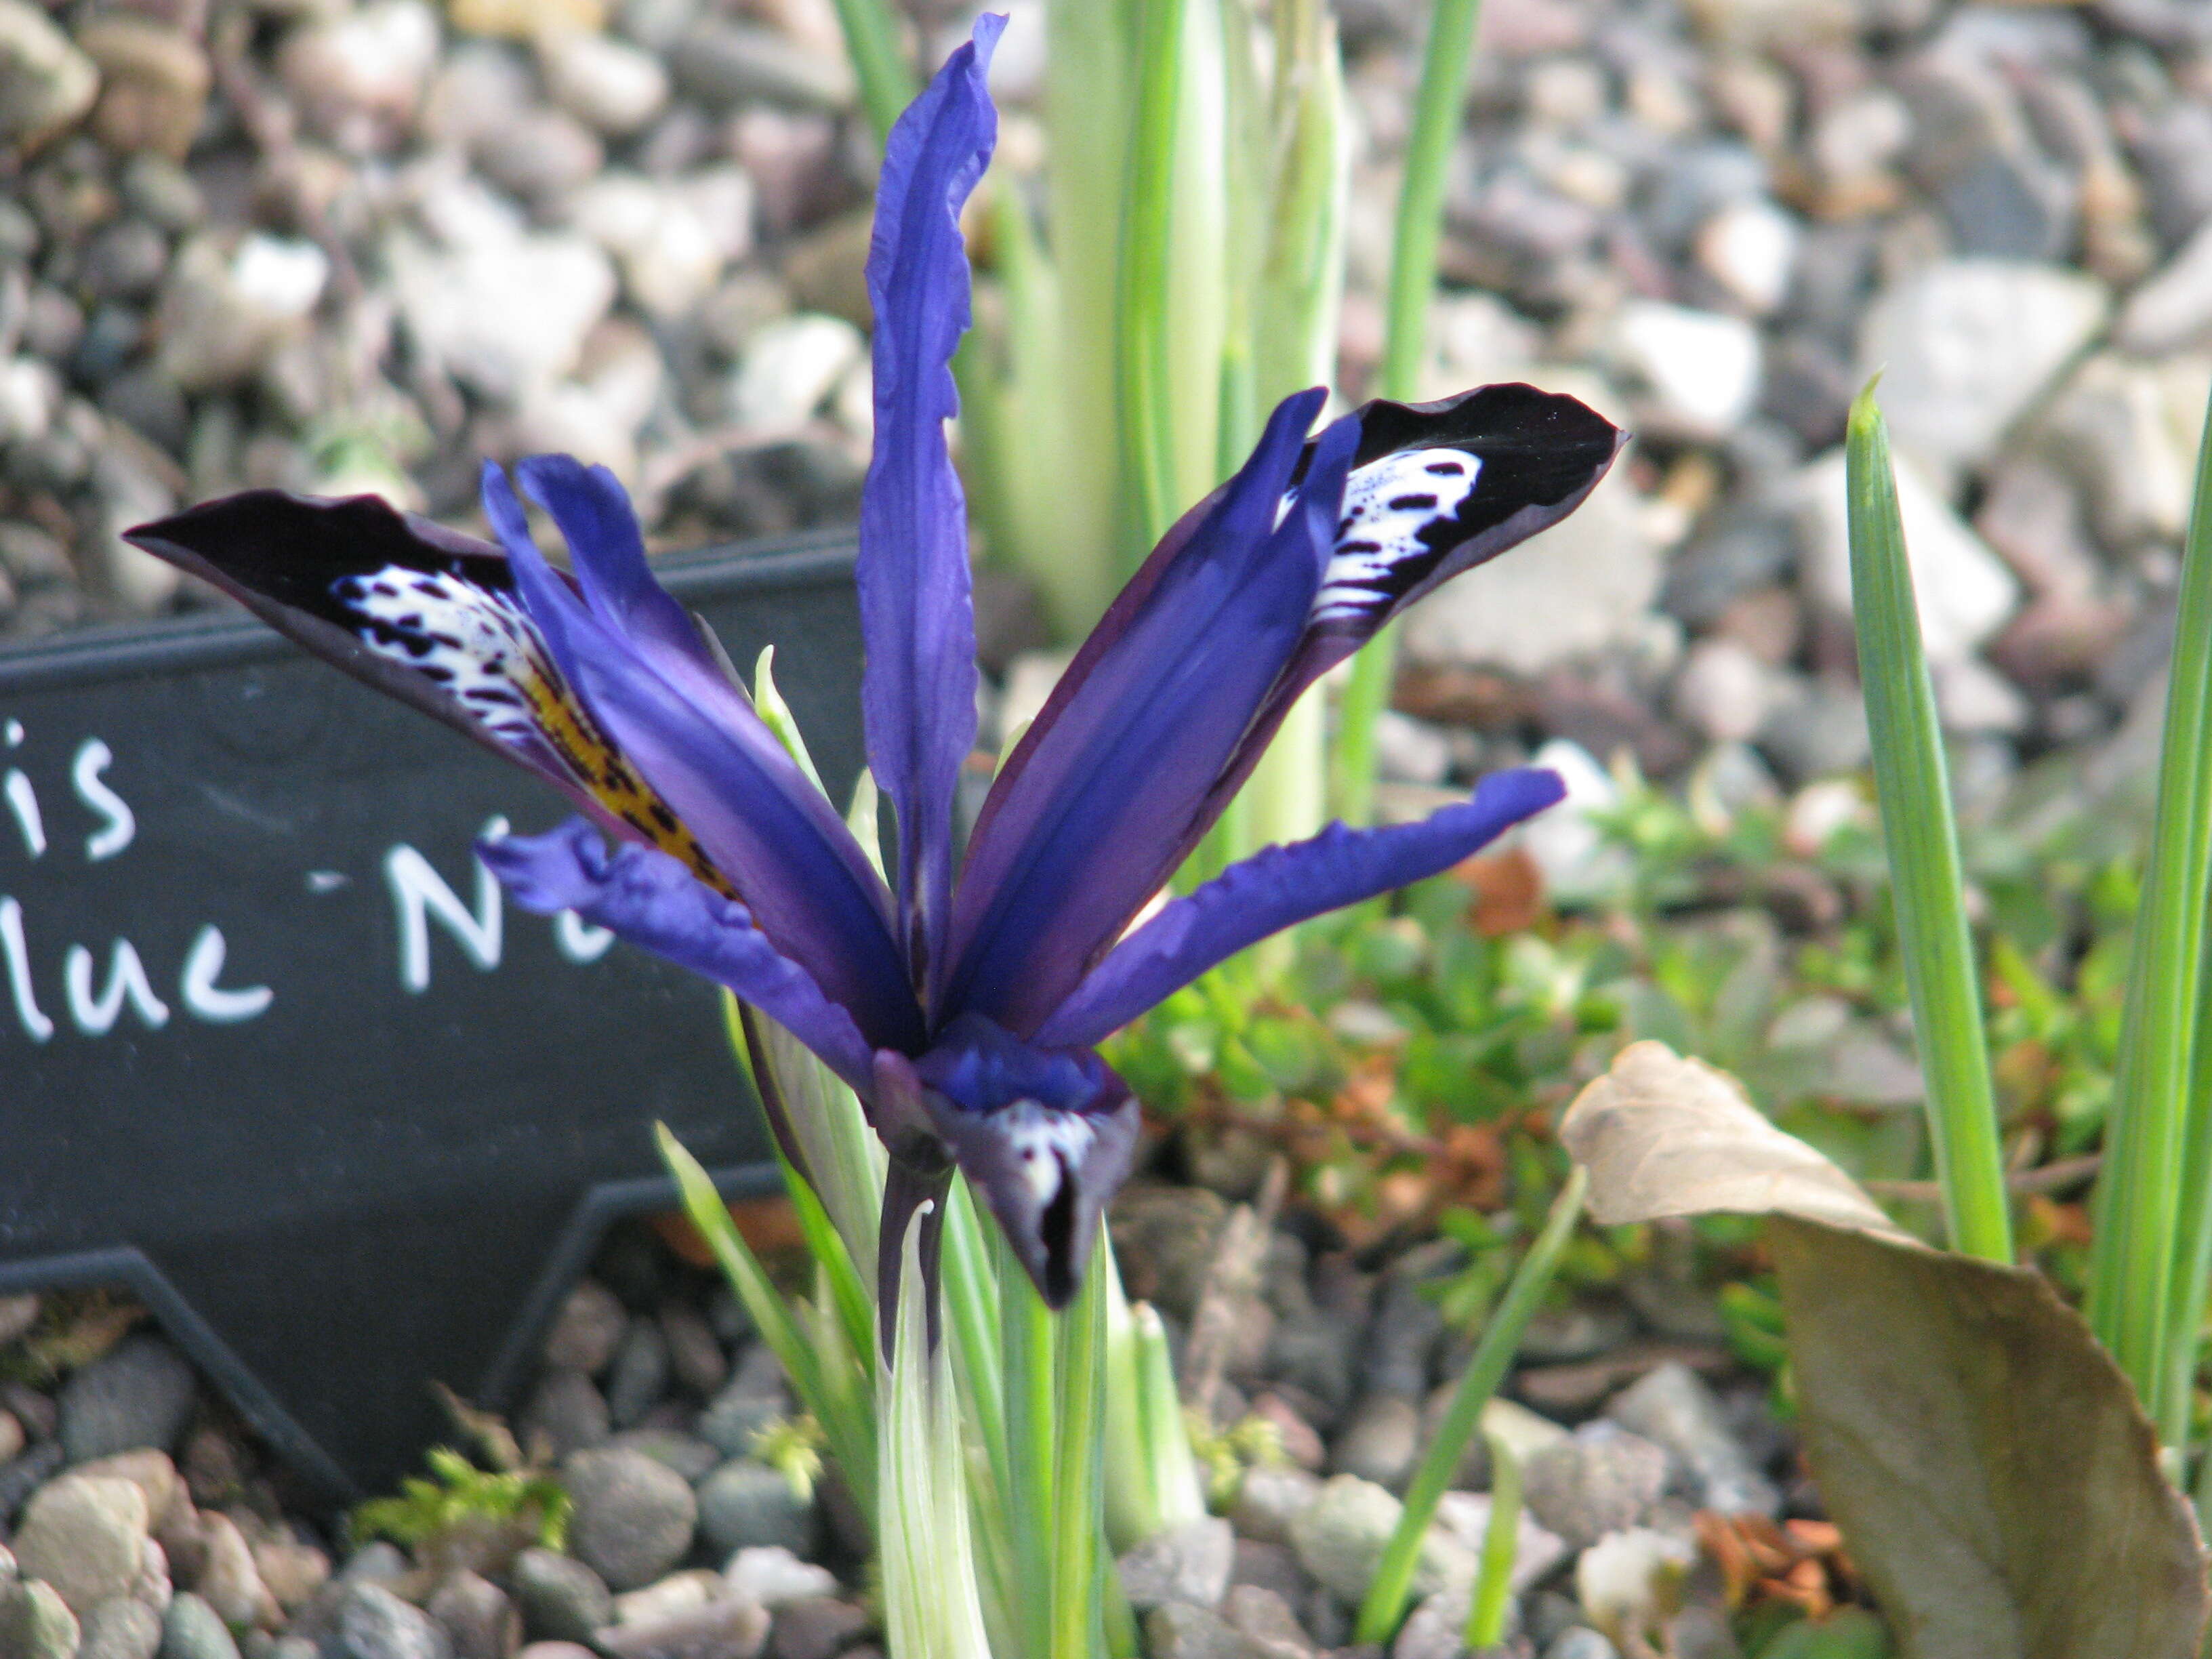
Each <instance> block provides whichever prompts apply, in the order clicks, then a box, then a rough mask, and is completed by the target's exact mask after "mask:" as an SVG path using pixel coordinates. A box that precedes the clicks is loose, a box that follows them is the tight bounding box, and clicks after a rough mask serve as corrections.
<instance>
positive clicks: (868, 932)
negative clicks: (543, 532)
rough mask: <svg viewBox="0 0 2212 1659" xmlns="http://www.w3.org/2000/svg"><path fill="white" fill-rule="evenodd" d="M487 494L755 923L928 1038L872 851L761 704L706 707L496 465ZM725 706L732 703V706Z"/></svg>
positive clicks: (650, 777) (584, 681)
mask: <svg viewBox="0 0 2212 1659" xmlns="http://www.w3.org/2000/svg"><path fill="white" fill-rule="evenodd" d="M484 507H485V511H486V513H487V514H488V515H489V517H490V519H491V521H492V527H493V529H494V530H495V532H497V533H498V535H499V537H500V539H501V541H502V542H503V543H504V544H506V546H507V556H508V557H509V559H510V560H511V562H512V563H513V568H514V574H515V580H516V582H517V584H518V586H520V589H521V592H522V597H523V599H524V601H525V603H526V605H528V606H529V608H530V614H531V617H532V621H534V622H535V623H537V624H538V627H539V628H540V629H542V630H543V631H544V636H545V640H546V643H547V644H548V645H549V646H550V648H551V650H552V652H553V654H554V656H555V658H556V660H557V661H558V663H559V664H560V667H561V671H562V675H563V676H564V677H565V678H567V680H568V683H569V684H572V685H573V686H574V687H575V689H576V690H577V692H578V693H579V695H580V696H581V697H582V698H583V700H584V702H585V703H586V706H587V707H588V708H590V710H591V712H592V715H593V716H594V717H595V718H596V719H597V720H598V721H599V724H600V725H601V726H604V727H605V729H606V730H607V732H609V733H610V734H611V736H612V737H613V738H614V740H615V743H616V744H617V746H618V747H619V748H620V750H621V751H622V753H623V756H624V757H626V759H627V760H628V762H629V763H630V764H631V765H633V766H635V768H636V769H637V770H638V771H639V772H640V773H641V774H642V775H643V776H644V777H645V779H646V781H647V782H649V783H651V784H652V785H653V787H654V788H655V789H656V790H658V791H659V794H660V795H661V797H662V798H663V799H665V801H666V802H667V805H668V807H669V808H670V809H671V810H672V811H673V813H674V814H675V815H676V816H677V817H678V818H680V819H681V821H682V822H683V823H684V826H685V827H686V828H687V829H689V830H690V833H691V834H692V835H694V836H696V837H697V838H698V841H699V842H700V844H701V846H702V847H703V848H705V849H706V852H707V855H708V857H709V858H710V859H711V860H713V861H714V866H715V867H716V868H717V869H718V870H720V872H721V873H722V874H723V875H724V876H726V878H728V880H729V881H730V883H731V884H732V886H733V887H734V888H735V890H736V892H737V895H738V897H740V898H741V899H742V900H743V901H744V904H745V907H746V908H747V909H748V910H749V911H750V914H751V917H752V920H753V923H754V925H756V926H757V927H759V928H760V930H761V931H762V932H763V933H766V934H767V935H768V937H769V939H770V940H772V941H773V942H774V944H775V947H776V949H777V950H779V951H781V952H783V953H784V954H785V955H786V956H787V957H791V958H792V959H793V961H795V962H798V963H800V964H801V965H802V966H804V967H805V969H806V970H807V971H808V972H809V973H810V974H811V975H813V976H814V978H815V980H816V981H817V983H819V984H820V986H821V987H822V988H823V991H824V992H826V993H827V994H829V996H831V997H833V998H834V999H836V1000H837V1001H838V1002H841V1003H842V1004H843V1005H844V1006H846V1007H847V1008H848V1009H850V1010H851V1011H852V1012H853V1015H854V1018H855V1019H856V1020H858V1021H859V1023H860V1027H861V1029H862V1030H865V1031H866V1033H867V1035H868V1037H869V1039H870V1041H871V1042H876V1043H888V1044H890V1045H892V1046H894V1047H907V1046H914V1045H916V1044H918V1043H919V1042H920V1041H921V1010H920V1007H919V1006H918V1005H917V1003H916V1002H915V997H914V994H913V990H912V987H911V985H910V983H909V981H908V978H907V976H906V971H905V969H904V966H903V964H902V963H901V962H900V960H899V957H898V952H897V951H896V949H895V948H894V946H893V945H892V942H891V936H890V932H889V931H888V928H887V927H886V921H887V915H886V896H885V894H884V890H883V885H882V884H881V883H880V882H879V881H878V879H877V878H876V875H875V872H873V871H872V870H871V869H870V868H869V867H868V865H867V860H866V854H863V853H862V852H861V850H860V844H859V843H858V842H855V841H854V840H853V838H852V836H851V835H850V834H849V833H848V831H847V830H846V829H845V826H844V824H843V823H842V822H840V821H839V820H838V818H837V815H836V811H835V810H834V809H832V808H831V807H830V805H829V802H828V800H827V799H824V798H823V795H822V793H821V791H819V790H818V789H817V788H815V787H814V786H813V784H812V783H811V781H809V780H808V779H807V778H806V776H805V774H804V773H802V772H801V771H800V770H799V768H798V766H797V765H796V764H795V763H793V760H792V758H791V757H790V756H789V754H788V753H787V752H786V751H785V750H784V748H783V745H782V744H780V743H779V742H777V741H776V738H775V734H774V733H773V732H769V729H768V728H767V726H765V725H764V724H763V722H762V721H761V720H760V718H759V716H758V715H757V714H753V712H752V711H751V709H750V707H741V708H738V709H732V708H721V709H716V710H711V711H710V710H708V709H702V708H699V707H698V706H696V704H694V703H693V702H691V701H690V699H689V698H688V697H686V696H684V694H683V692H682V691H681V690H680V689H678V687H675V686H673V685H671V684H670V683H669V682H668V681H666V680H665V679H664V678H662V677H661V676H660V675H659V672H657V671H656V670H655V669H654V667H653V664H652V663H651V662H650V661H648V660H647V659H646V658H645V657H643V656H641V654H640V653H638V651H637V650H636V649H635V647H633V646H632V645H631V644H630V643H629V641H628V640H627V638H626V637H625V636H624V635H622V634H620V633H618V632H617V631H616V630H614V629H610V628H608V627H607V626H606V625H605V623H601V622H600V621H599V618H598V617H595V616H593V615H592V612H591V611H590V610H589V609H588V608H587V607H586V605H585V604H584V603H583V602H582V601H581V600H580V599H578V598H577V597H576V595H575V594H574V592H571V591H570V590H569V588H568V585H567V584H566V583H565V582H563V581H562V580H560V578H559V577H557V576H556V575H555V574H554V573H553V571H552V570H551V569H550V568H549V567H548V566H547V565H546V563H545V562H544V558H543V557H542V556H540V555H539V554H538V550H537V548H536V547H535V546H534V545H532V543H531V540H530V532H529V526H528V524H527V522H526V520H525V519H524V518H523V515H522V507H521V504H520V502H519V501H516V500H515V497H514V494H513V491H512V490H511V489H509V488H508V487H507V480H506V477H505V476H504V475H503V474H501V472H500V471H499V470H498V468H496V467H487V468H486V470H485V475H484ZM717 716H720V718H718V717H717Z"/></svg>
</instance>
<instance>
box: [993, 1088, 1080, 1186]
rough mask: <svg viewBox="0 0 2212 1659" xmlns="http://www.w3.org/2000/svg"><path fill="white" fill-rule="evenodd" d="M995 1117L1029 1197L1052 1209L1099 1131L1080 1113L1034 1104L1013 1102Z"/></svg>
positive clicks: (1024, 1101) (1026, 1101) (1036, 1102)
mask: <svg viewBox="0 0 2212 1659" xmlns="http://www.w3.org/2000/svg"><path fill="white" fill-rule="evenodd" d="M996 1116H997V1117H998V1120H999V1122H1000V1127H1001V1128H1002V1130H1003V1132H1004V1133H1005V1135H1006V1145H1007V1146H1010V1147H1012V1149H1013V1153H1014V1157H1015V1158H1017V1159H1018V1160H1019V1162H1020V1164H1021V1174H1022V1182H1023V1184H1024V1185H1025V1186H1026V1187H1028V1188H1029V1190H1030V1197H1031V1198H1033V1199H1035V1200H1036V1204H1037V1207H1038V1208H1039V1209H1044V1208H1048V1207H1049V1206H1050V1205H1051V1203H1052V1201H1053V1200H1054V1199H1055V1198H1057V1197H1059V1196H1060V1185H1061V1183H1062V1182H1064V1181H1065V1180H1066V1177H1067V1173H1068V1172H1069V1171H1071V1170H1079V1169H1080V1168H1082V1166H1083V1160H1084V1158H1085V1156H1086V1155H1087V1154H1088V1153H1089V1152H1090V1151H1091V1142H1092V1141H1093V1140H1095V1139H1097V1133H1098V1132H1097V1129H1096V1128H1094V1127H1092V1126H1091V1124H1090V1123H1089V1122H1088V1121H1085V1118H1084V1117H1083V1115H1082V1114H1081V1113H1079V1112H1061V1111H1055V1110H1054V1109H1052V1108H1051V1107H1049V1106H1047V1105H1045V1104H1044V1103H1042V1102H1040V1101H1035V1100H1017V1101H1012V1102H1010V1103H1007V1104H1006V1105H1005V1106H1003V1107H1001V1108H1000V1109H999V1111H998V1113H997V1114H996Z"/></svg>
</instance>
